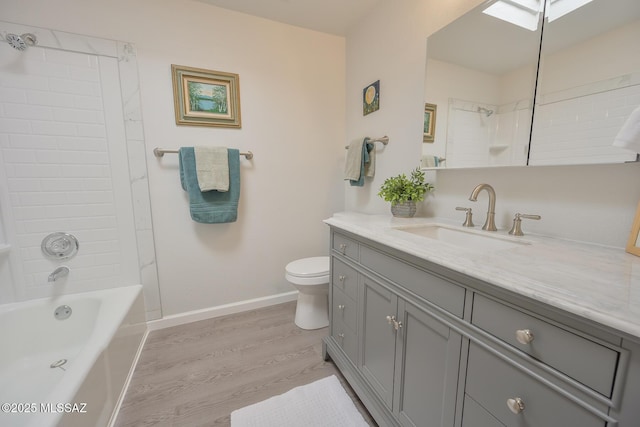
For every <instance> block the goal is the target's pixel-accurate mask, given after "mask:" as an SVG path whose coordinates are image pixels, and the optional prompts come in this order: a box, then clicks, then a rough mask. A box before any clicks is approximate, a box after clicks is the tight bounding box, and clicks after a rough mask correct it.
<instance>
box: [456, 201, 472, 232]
mask: <svg viewBox="0 0 640 427" xmlns="http://www.w3.org/2000/svg"><path fill="white" fill-rule="evenodd" d="M456 210H457V211H464V212H466V213H467V214H466V216H465V218H464V222H463V223H462V226H463V227H475V224H474V223H473V218H472V215H473V214H472V213H471V208H463V207H460V206H458V207H456Z"/></svg>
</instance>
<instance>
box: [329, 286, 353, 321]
mask: <svg viewBox="0 0 640 427" xmlns="http://www.w3.org/2000/svg"><path fill="white" fill-rule="evenodd" d="M332 298H333V301H332V302H331V307H332V313H333V314H332V315H333V321H334V322H335V321H337V320H340V321H341V322H342V323H343V324H345V325H346V326H348V327H349V328H351V329H352V330H354V331H357V330H358V328H357V326H358V321H357V315H358V307H357V306H356V302H355V300H352V299H351V298H349V297H347V296H346V295H345V293H344V292H342V291H341V290H340V289H339V288H337V287H335V286H334V287H333V293H332Z"/></svg>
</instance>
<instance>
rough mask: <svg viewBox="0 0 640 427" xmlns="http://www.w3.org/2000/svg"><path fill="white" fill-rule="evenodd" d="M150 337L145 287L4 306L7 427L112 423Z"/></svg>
mask: <svg viewBox="0 0 640 427" xmlns="http://www.w3.org/2000/svg"><path fill="white" fill-rule="evenodd" d="M65 305H66V306H68V307H70V308H71V315H70V316H69V317H68V318H66V319H62V320H61V319H57V318H56V316H55V315H54V312H55V311H56V308H58V307H61V306H65ZM57 311H58V314H59V315H58V317H64V316H65V314H68V312H69V310H68V309H67V308H61V309H59V310H57ZM145 336H146V323H145V318H144V302H143V298H142V287H141V286H139V285H135V286H127V287H122V288H115V289H109V290H103V291H95V292H86V293H79V294H73V295H64V296H59V297H54V298H44V299H38V300H31V301H27V302H23V303H15V304H5V305H0V343H1V344H0V404H1V405H2V408H1V411H0V425H1V426H3V427H4V426H12V427H13V426H16V427H18V426H28V427H32V426H33V427H36V426H37V427H49V426H51V427H53V426H64V427H67V426H82V427H92V426H106V425H108V424H110V422H111V418H112V416H113V415H114V413H115V409H116V407H117V405H118V402H119V400H120V395H121V394H122V393H123V389H124V386H125V383H126V381H127V378H128V375H129V372H130V371H131V370H132V368H133V365H134V363H135V360H136V357H137V354H138V352H139V349H140V348H141V347H142V344H143V342H144V338H145Z"/></svg>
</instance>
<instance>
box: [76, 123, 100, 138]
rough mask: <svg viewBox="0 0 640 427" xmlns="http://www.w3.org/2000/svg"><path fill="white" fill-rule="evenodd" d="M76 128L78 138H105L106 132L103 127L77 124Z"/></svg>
mask: <svg viewBox="0 0 640 427" xmlns="http://www.w3.org/2000/svg"><path fill="white" fill-rule="evenodd" d="M77 128H78V136H88V137H93V138H99V137H102V138H104V137H106V136H107V131H106V129H105V127H104V125H88V124H79V125H77Z"/></svg>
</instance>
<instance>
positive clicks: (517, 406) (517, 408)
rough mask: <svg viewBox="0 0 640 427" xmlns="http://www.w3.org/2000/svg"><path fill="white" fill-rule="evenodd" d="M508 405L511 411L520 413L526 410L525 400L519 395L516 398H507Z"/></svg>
mask: <svg viewBox="0 0 640 427" xmlns="http://www.w3.org/2000/svg"><path fill="white" fill-rule="evenodd" d="M507 406H508V407H509V410H510V411H511V412H513V413H514V414H519V413H520V412H522V411H524V400H522V399H520V398H519V397H516V398H515V399H507Z"/></svg>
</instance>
